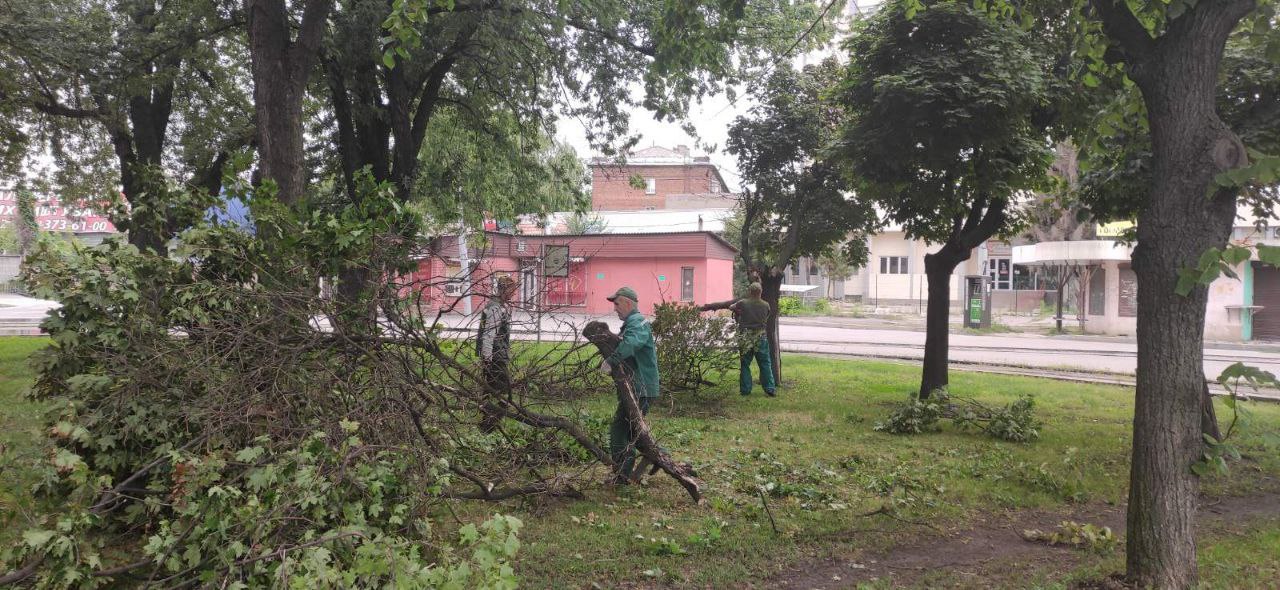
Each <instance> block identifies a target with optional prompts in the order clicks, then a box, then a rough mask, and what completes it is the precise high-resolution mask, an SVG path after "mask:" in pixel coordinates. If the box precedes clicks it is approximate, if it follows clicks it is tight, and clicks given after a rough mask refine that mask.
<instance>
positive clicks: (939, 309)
mask: <svg viewBox="0 0 1280 590" xmlns="http://www.w3.org/2000/svg"><path fill="white" fill-rule="evenodd" d="M968 259H969V250H968V249H965V248H963V247H962V246H959V245H956V244H954V243H953V242H948V243H947V244H946V245H944V246H943V247H942V249H941V250H939V251H937V252H934V253H933V254H926V255H925V257H924V272H925V276H926V277H927V278H928V280H929V301H928V304H927V306H926V311H925V336H924V363H923V364H924V367H923V368H922V369H921V372H920V373H921V374H920V399H928V398H929V396H930V395H932V394H933V392H934V390H937V389H939V388H943V387H946V386H947V383H948V377H947V365H948V364H949V362H950V346H951V343H950V339H951V325H950V319H951V317H950V316H951V275H952V273H954V272H955V270H956V266H959V264H960V263H961V262H964V261H965V260H968Z"/></svg>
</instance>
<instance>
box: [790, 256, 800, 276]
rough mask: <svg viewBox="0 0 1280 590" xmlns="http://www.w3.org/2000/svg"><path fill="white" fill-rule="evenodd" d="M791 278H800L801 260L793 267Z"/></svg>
mask: <svg viewBox="0 0 1280 590" xmlns="http://www.w3.org/2000/svg"><path fill="white" fill-rule="evenodd" d="M791 276H793V277H795V278H797V279H798V278H800V261H799V260H797V261H796V262H795V264H792V265H791Z"/></svg>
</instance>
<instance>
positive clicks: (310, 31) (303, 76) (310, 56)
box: [287, 0, 333, 88]
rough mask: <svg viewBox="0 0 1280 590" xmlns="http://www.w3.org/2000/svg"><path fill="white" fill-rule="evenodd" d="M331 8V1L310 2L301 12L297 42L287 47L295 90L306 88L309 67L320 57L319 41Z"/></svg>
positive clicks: (309, 71) (315, 0)
mask: <svg viewBox="0 0 1280 590" xmlns="http://www.w3.org/2000/svg"><path fill="white" fill-rule="evenodd" d="M332 8H333V0H310V1H309V2H307V7H306V8H304V9H303V11H302V26H301V27H299V30H298V40H297V41H296V42H295V43H294V44H293V45H292V46H291V47H289V53H288V57H287V60H288V62H289V65H290V66H291V67H292V68H293V75H296V76H298V78H297V79H295V80H294V83H295V84H296V85H297V86H296V87H297V88H301V87H303V86H306V84H307V78H308V77H309V74H310V73H311V66H312V65H313V64H315V61H316V59H318V58H319V55H320V41H321V40H322V38H323V35H324V25H325V22H326V21H328V19H329V11H330V9H332Z"/></svg>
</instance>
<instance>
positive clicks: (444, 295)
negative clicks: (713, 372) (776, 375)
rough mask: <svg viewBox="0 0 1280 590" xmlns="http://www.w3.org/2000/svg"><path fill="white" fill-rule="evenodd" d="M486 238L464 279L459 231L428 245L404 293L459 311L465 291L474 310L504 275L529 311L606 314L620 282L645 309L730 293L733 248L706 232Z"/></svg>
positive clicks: (432, 306)
mask: <svg viewBox="0 0 1280 590" xmlns="http://www.w3.org/2000/svg"><path fill="white" fill-rule="evenodd" d="M484 236H485V242H486V243H485V245H484V247H483V249H479V248H475V247H472V248H471V251H469V252H468V256H467V261H468V266H469V267H470V268H471V272H470V276H469V277H468V276H467V275H466V273H465V272H464V269H463V267H462V259H461V257H460V256H459V249H458V240H457V237H456V236H445V237H441V238H438V239H436V240H434V241H433V242H432V243H431V246H430V251H429V252H428V253H427V255H426V256H424V257H423V258H422V260H421V261H420V262H419V264H418V270H417V271H416V272H414V273H413V274H412V275H411V277H409V278H410V279H411V280H412V283H413V285H412V287H410V288H409V289H407V291H408V292H411V293H414V294H415V296H416V297H418V298H419V305H420V306H422V307H423V308H427V309H440V308H442V307H446V308H452V309H453V310H455V311H460V310H461V309H462V306H461V305H459V299H460V298H461V297H462V296H464V295H466V294H470V296H471V297H472V302H471V304H472V309H473V310H475V309H479V308H480V307H481V306H483V305H484V304H485V294H487V293H489V292H490V290H491V288H492V285H493V283H494V281H496V280H497V279H498V277H501V276H510V277H511V278H513V279H515V280H516V281H517V283H518V284H519V286H520V290H519V295H518V296H517V299H518V303H519V304H520V305H521V306H522V307H526V308H529V309H538V308H541V309H544V310H552V309H556V310H562V311H571V312H578V313H587V314H601V315H602V314H607V313H610V312H612V311H613V304H611V303H609V302H608V301H607V300H606V299H605V298H606V297H608V296H609V295H612V294H613V292H614V291H616V290H617V289H618V288H619V287H622V286H629V287H631V288H633V289H635V290H636V294H638V295H639V296H640V311H641V313H646V314H649V313H652V312H653V305H654V304H655V303H660V302H662V301H687V302H691V303H697V304H702V303H707V302H711V301H723V300H726V299H729V298H731V297H732V296H733V259H734V256H735V255H736V254H737V250H736V249H734V247H733V246H731V245H730V244H729V243H728V242H726V241H724V239H723V238H721V237H719V236H717V235H716V234H714V233H711V232H672V233H645V234H592V235H581V236H578V235H551V236H544V235H511V234H504V233H495V232H485V234H484ZM468 278H469V280H466V279H468Z"/></svg>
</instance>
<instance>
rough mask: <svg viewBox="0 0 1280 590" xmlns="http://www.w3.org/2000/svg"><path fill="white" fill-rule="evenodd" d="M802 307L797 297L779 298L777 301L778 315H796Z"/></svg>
mask: <svg viewBox="0 0 1280 590" xmlns="http://www.w3.org/2000/svg"><path fill="white" fill-rule="evenodd" d="M801 309H804V305H803V304H801V303H800V298H799V297H781V298H779V299H778V315H796V314H797V313H799V311H800V310H801Z"/></svg>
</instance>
